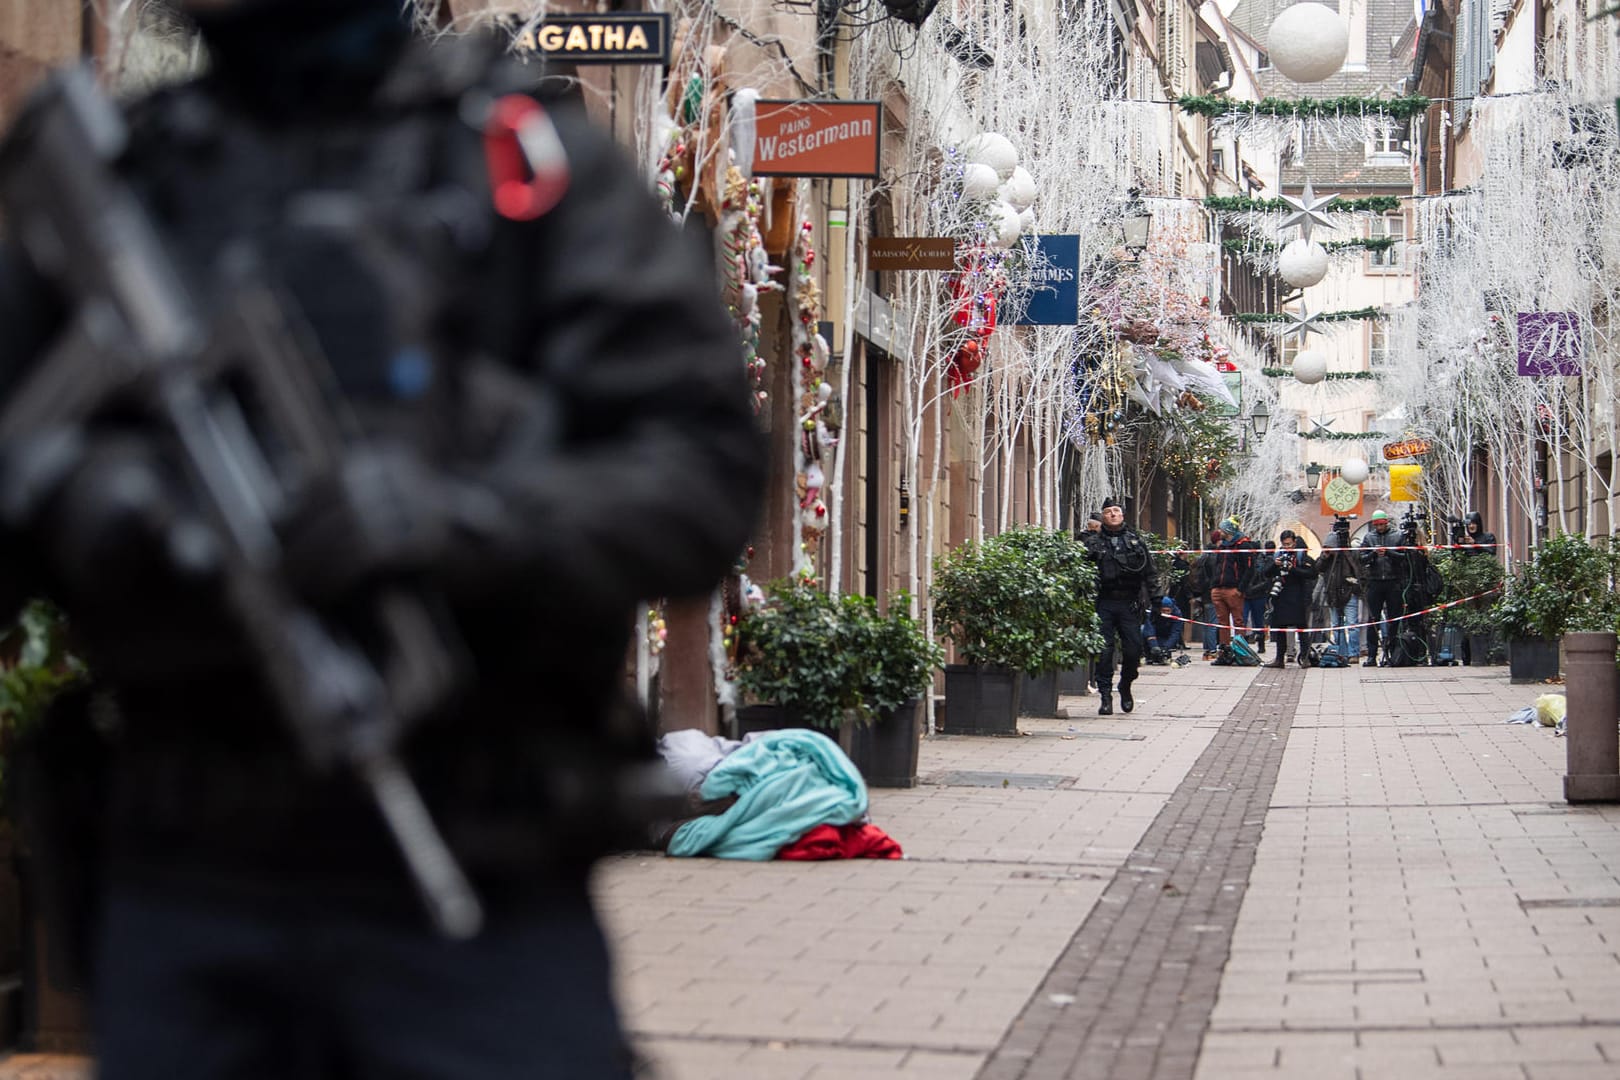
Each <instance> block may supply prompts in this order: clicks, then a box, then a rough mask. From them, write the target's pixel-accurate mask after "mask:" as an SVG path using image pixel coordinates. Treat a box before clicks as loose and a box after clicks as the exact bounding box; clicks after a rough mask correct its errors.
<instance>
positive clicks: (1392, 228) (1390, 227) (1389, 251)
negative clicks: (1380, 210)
mask: <svg viewBox="0 0 1620 1080" xmlns="http://www.w3.org/2000/svg"><path fill="white" fill-rule="evenodd" d="M1388 237H1394V238H1395V239H1396V240H1397V241H1400V240H1405V239H1406V215H1405V214H1401V213H1394V214H1380V215H1379V216H1377V217H1375V218H1373V219H1372V221H1371V222H1369V223H1368V225H1367V239H1369V240H1382V239H1385V238H1388ZM1367 266H1368V268H1369V269H1372V270H1399V269H1401V268H1402V267H1401V245H1400V244H1399V243H1394V244H1390V245H1389V246H1387V247H1379V248H1369V250H1368V252H1367Z"/></svg>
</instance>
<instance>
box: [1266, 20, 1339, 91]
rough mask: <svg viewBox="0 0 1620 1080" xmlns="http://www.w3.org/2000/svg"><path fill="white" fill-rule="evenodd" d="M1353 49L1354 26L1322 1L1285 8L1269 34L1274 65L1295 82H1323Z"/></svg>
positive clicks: (1268, 49)
mask: <svg viewBox="0 0 1620 1080" xmlns="http://www.w3.org/2000/svg"><path fill="white" fill-rule="evenodd" d="M1349 52H1350V28H1349V27H1348V26H1346V25H1345V22H1344V20H1343V19H1341V18H1339V16H1338V15H1337V13H1335V12H1334V11H1333V9H1332V8H1329V7H1326V6H1324V5H1322V4H1310V3H1306V4H1295V5H1294V6H1293V7H1289V8H1284V9H1283V10H1282V13H1281V14H1279V15H1278V16H1277V17H1276V19H1274V20H1272V23H1271V32H1270V33H1269V34H1267V35H1266V55H1268V56H1270V57H1271V66H1272V67H1274V68H1276V69H1277V70H1278V71H1280V72H1282V73H1283V74H1284V75H1286V76H1287V77H1288V78H1290V79H1292V80H1294V81H1295V82H1302V83H1312V82H1321V81H1322V80H1323V79H1326V78H1327V77H1329V76H1330V75H1334V74H1337V73H1338V70H1339V69H1340V68H1341V67H1343V66H1344V58H1345V57H1346V56H1347V55H1348V54H1349Z"/></svg>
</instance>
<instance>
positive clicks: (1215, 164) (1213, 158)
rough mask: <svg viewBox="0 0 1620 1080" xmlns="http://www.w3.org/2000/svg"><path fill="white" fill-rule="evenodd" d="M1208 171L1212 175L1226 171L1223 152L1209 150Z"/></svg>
mask: <svg viewBox="0 0 1620 1080" xmlns="http://www.w3.org/2000/svg"><path fill="white" fill-rule="evenodd" d="M1209 171H1210V172H1212V173H1224V172H1225V171H1226V151H1225V150H1211V151H1210V152H1209Z"/></svg>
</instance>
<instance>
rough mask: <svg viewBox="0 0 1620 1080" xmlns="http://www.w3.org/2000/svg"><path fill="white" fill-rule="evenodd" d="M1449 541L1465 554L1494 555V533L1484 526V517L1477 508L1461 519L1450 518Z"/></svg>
mask: <svg viewBox="0 0 1620 1080" xmlns="http://www.w3.org/2000/svg"><path fill="white" fill-rule="evenodd" d="M1451 542H1452V543H1453V544H1455V545H1457V550H1458V551H1460V552H1462V553H1463V554H1465V555H1494V554H1495V553H1496V534H1495V533H1493V532H1489V531H1487V530H1486V528H1485V518H1484V517H1483V516H1482V515H1481V514H1480V512H1479V511H1478V510H1470V511H1469V512H1468V516H1467V517H1466V518H1464V519H1463V520H1462V521H1460V522H1459V521H1457V520H1455V519H1453V520H1452V523H1451Z"/></svg>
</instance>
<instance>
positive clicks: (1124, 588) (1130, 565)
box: [1081, 525, 1159, 604]
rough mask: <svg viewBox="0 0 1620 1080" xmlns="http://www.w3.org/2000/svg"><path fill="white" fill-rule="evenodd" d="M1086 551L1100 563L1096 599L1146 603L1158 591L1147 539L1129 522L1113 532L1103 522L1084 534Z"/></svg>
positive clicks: (1083, 540)
mask: <svg viewBox="0 0 1620 1080" xmlns="http://www.w3.org/2000/svg"><path fill="white" fill-rule="evenodd" d="M1081 543H1082V544H1084V545H1085V548H1086V554H1087V555H1088V556H1090V557H1091V560H1092V561H1093V562H1095V563H1096V564H1097V599H1098V600H1106V601H1120V600H1124V601H1130V602H1133V603H1138V604H1142V603H1146V602H1147V600H1148V598H1149V597H1152V596H1157V595H1158V591H1159V586H1158V580H1159V576H1158V572H1157V570H1156V569H1155V567H1154V565H1153V553H1152V552H1151V551H1150V550H1148V546H1147V543H1146V541H1144V540H1143V539H1142V537H1141V536H1140V535H1139V534H1138V533H1137V532H1136V530H1135V529H1132V528H1129V527H1128V526H1124V525H1122V526H1120V528H1119V529H1118V530H1117V531H1115V532H1110V531H1109V529H1108V526H1106V525H1104V526H1103V527H1102V528H1101V529H1100V530H1098V531H1097V532H1088V533H1085V534H1083V535H1082V536H1081Z"/></svg>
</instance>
